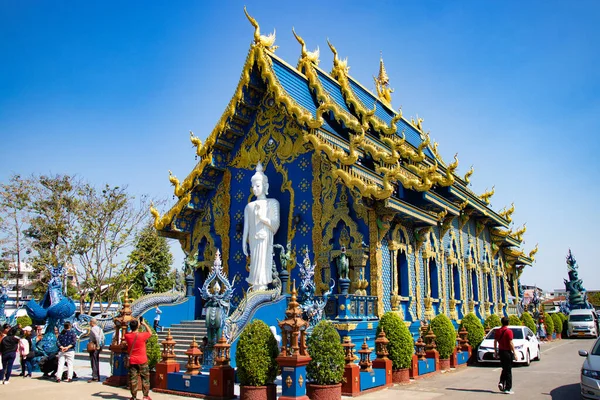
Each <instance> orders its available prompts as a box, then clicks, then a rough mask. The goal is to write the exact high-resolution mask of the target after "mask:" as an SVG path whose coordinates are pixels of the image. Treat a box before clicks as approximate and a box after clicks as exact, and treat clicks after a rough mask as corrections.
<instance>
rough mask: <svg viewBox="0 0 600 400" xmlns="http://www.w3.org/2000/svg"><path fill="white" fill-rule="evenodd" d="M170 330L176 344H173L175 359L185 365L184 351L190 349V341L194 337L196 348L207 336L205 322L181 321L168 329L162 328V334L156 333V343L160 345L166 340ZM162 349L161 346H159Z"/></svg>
mask: <svg viewBox="0 0 600 400" xmlns="http://www.w3.org/2000/svg"><path fill="white" fill-rule="evenodd" d="M169 329H170V330H171V336H172V337H173V340H174V341H175V342H176V344H175V359H176V360H177V361H178V362H179V363H180V364H185V363H187V356H186V355H185V351H186V350H187V349H189V348H190V343H192V339H193V338H194V337H196V343H198V346H202V338H203V337H204V336H208V331H207V329H206V321H204V320H195V321H181V322H180V323H178V324H173V325H171V326H170V327H163V330H162V332H159V333H158V343H159V344H160V343H161V342H162V341H163V340H165V339H166V338H167V332H168V331H169ZM161 349H162V346H161Z"/></svg>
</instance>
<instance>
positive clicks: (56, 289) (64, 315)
mask: <svg viewBox="0 0 600 400" xmlns="http://www.w3.org/2000/svg"><path fill="white" fill-rule="evenodd" d="M48 269H49V271H50V282H48V289H47V290H46V293H45V294H44V297H43V298H42V300H41V301H40V302H39V303H38V302H37V301H35V300H30V301H29V302H28V303H27V304H26V305H25V309H26V310H27V314H28V315H29V317H30V318H31V320H32V321H33V323H34V324H36V325H44V324H45V325H46V331H45V333H44V338H43V339H42V341H41V342H40V344H38V345H37V349H38V350H39V351H41V352H42V353H43V355H51V354H56V353H57V352H58V347H57V346H56V336H55V334H54V328H59V329H60V327H61V325H62V324H63V323H64V321H66V320H70V319H72V318H73V316H74V314H75V303H74V302H73V300H72V299H71V298H69V297H66V296H65V294H64V291H63V277H64V268H63V265H62V264H58V265H57V266H56V267H53V266H50V267H48Z"/></svg>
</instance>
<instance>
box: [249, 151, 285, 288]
mask: <svg viewBox="0 0 600 400" xmlns="http://www.w3.org/2000/svg"><path fill="white" fill-rule="evenodd" d="M250 181H251V183H252V192H253V193H254V195H255V196H256V200H255V201H252V202H250V203H248V204H247V205H246V208H244V230H243V234H242V250H243V252H244V255H245V256H248V255H249V256H250V276H248V278H247V279H246V280H247V281H248V283H249V284H250V285H251V289H252V290H255V291H259V290H265V289H266V288H267V285H268V284H269V283H271V282H272V281H273V276H272V263H273V237H274V235H275V233H276V232H277V230H278V229H279V202H278V201H277V200H276V199H269V198H267V196H266V195H268V194H269V179H268V178H267V176H266V175H265V174H264V173H263V167H262V164H261V163H260V162H259V163H258V165H257V166H256V173H255V174H254V175H253V176H252V178H250Z"/></svg>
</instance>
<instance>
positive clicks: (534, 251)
mask: <svg viewBox="0 0 600 400" xmlns="http://www.w3.org/2000/svg"><path fill="white" fill-rule="evenodd" d="M538 245H539V243H536V244H535V247H534V248H533V250H531V251H530V252H529V258H531V260H532V261H534V260H535V255H536V253H537V252H538Z"/></svg>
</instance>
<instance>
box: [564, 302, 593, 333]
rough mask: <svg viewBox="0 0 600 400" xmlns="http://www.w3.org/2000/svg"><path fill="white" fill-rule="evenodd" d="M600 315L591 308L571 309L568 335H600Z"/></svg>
mask: <svg viewBox="0 0 600 400" xmlns="http://www.w3.org/2000/svg"><path fill="white" fill-rule="evenodd" d="M597 320H598V316H597V315H596V312H595V311H594V310H591V309H587V310H571V312H570V313H569V321H568V325H567V336H568V337H574V336H575V337H579V336H592V337H595V338H597V337H598V322H597Z"/></svg>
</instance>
